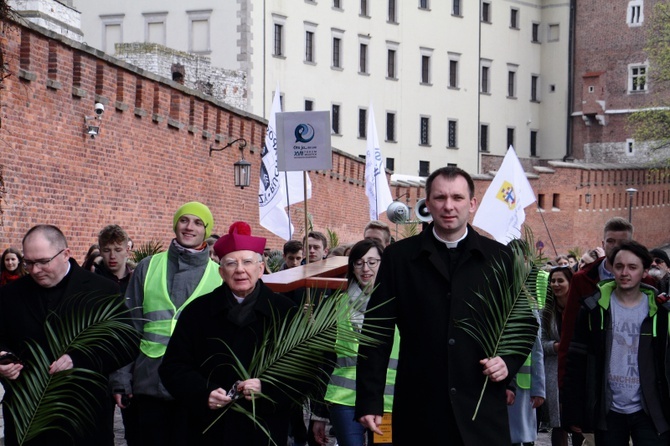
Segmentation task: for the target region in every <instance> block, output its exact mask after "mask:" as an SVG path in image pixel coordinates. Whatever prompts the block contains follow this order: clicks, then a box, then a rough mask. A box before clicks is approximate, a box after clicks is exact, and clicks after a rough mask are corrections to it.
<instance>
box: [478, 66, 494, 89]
mask: <svg viewBox="0 0 670 446" xmlns="http://www.w3.org/2000/svg"><path fill="white" fill-rule="evenodd" d="M492 64H493V61H492V60H491V59H480V61H479V92H480V93H484V94H491V76H492V74H493V70H491V65H492ZM484 68H487V69H488V73H489V75H488V78H487V79H486V90H484V89H483V88H482V81H483V80H484V79H483V72H484Z"/></svg>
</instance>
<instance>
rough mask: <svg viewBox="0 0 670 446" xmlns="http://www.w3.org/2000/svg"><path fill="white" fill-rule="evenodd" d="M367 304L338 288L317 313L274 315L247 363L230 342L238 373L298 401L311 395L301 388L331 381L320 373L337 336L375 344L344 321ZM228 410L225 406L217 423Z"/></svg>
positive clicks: (333, 348)
mask: <svg viewBox="0 0 670 446" xmlns="http://www.w3.org/2000/svg"><path fill="white" fill-rule="evenodd" d="M364 303H365V302H363V301H362V300H354V301H353V302H352V301H350V299H349V296H348V295H347V294H346V293H342V292H338V293H336V294H334V295H332V296H330V297H328V298H327V299H322V301H321V304H320V305H319V307H318V308H317V309H316V311H314V312H313V313H312V314H310V312H309V311H298V312H296V313H295V314H294V315H293V317H290V318H286V319H284V320H274V321H273V329H270V330H265V333H264V337H263V338H262V341H261V343H260V345H259V346H258V347H257V348H256V350H255V352H254V355H253V357H252V359H251V362H250V364H249V366H248V367H246V368H245V367H244V366H243V365H242V363H241V362H240V361H239V360H238V359H237V357H236V356H235V353H234V352H233V350H232V349H231V348H230V347H229V346H227V345H226V347H227V349H228V351H229V352H230V354H231V355H232V357H233V358H234V361H235V364H234V366H235V368H236V371H237V373H238V375H239V376H240V377H243V378H245V379H248V378H250V377H254V378H259V379H260V380H261V382H267V383H269V384H272V385H274V386H276V387H277V388H278V389H280V390H281V391H282V392H284V393H285V394H286V395H287V396H288V397H289V398H291V399H293V400H294V401H296V402H301V401H299V399H300V398H299V396H302V397H304V396H305V395H303V394H302V390H301V387H303V386H304V385H313V384H314V381H315V380H318V381H320V383H321V384H322V385H327V383H326V382H324V381H323V380H324V379H325V378H327V377H324V376H321V374H320V373H318V372H319V370H320V368H321V367H323V366H324V364H325V361H326V354H327V353H334V351H335V342H336V340H338V339H339V340H340V341H342V342H343V344H348V343H352V344H363V345H374V344H375V342H376V341H375V340H374V339H373V338H372V337H370V336H368V335H365V334H361V333H359V332H358V331H354V330H349V329H343V326H342V325H341V324H343V323H346V324H348V323H349V320H350V316H351V314H352V313H353V312H355V311H360V310H361V309H362V306H363V305H364ZM224 344H225V343H224ZM352 353H354V354H355V353H356V352H352ZM332 365H335V364H332ZM259 396H260V397H267V396H265V395H259ZM230 406H237V404H235V403H233V404H231V405H229V406H228V407H230ZM236 410H237V409H236ZM239 411H240V412H242V413H246V414H247V416H249V418H250V419H252V421H253V422H254V423H256V424H257V425H258V426H261V423H260V422H259V421H258V420H257V419H256V417H255V416H254V414H252V413H251V412H248V411H246V410H245V409H243V408H241V407H240V408H239ZM224 415H225V411H224V412H222V413H221V414H220V415H219V416H218V417H217V418H216V420H215V421H214V422H213V423H212V425H213V424H215V423H216V422H217V421H218V420H219V419H220V418H221V417H222V416H224ZM210 427H211V425H210ZM208 429H209V427H208ZM268 437H269V435H268Z"/></svg>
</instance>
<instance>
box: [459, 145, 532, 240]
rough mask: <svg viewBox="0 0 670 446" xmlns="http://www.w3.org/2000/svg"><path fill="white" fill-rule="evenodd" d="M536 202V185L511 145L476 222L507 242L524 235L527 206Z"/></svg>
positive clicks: (487, 191)
mask: <svg viewBox="0 0 670 446" xmlns="http://www.w3.org/2000/svg"><path fill="white" fill-rule="evenodd" d="M534 202H535V193H534V192H533V188H532V187H531V186H530V182H528V178H526V174H525V173H524V171H523V167H522V166H521V162H520V161H519V158H517V156H516V152H515V151H514V148H513V147H512V146H510V147H509V149H508V150H507V154H506V155H505V158H504V159H503V162H502V164H501V165H500V169H499V170H498V173H496V176H495V178H493V181H491V184H490V185H489V188H488V189H487V190H486V193H485V194H484V198H482V202H481V204H480V205H479V209H478V210H477V214H475V218H474V220H473V221H472V224H473V226H477V227H479V228H481V229H483V230H485V231H486V232H488V233H489V234H491V235H492V236H493V237H494V238H495V239H496V240H498V241H499V242H500V243H504V244H507V243H509V242H510V241H512V240H513V239H515V238H520V237H521V225H522V224H523V222H524V220H526V212H525V211H524V208H526V207H527V206H529V205H531V204H532V203H534Z"/></svg>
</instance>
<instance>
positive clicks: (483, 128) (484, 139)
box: [479, 124, 489, 152]
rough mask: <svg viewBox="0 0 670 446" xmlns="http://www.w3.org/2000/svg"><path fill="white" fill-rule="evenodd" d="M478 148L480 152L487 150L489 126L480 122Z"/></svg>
mask: <svg viewBox="0 0 670 446" xmlns="http://www.w3.org/2000/svg"><path fill="white" fill-rule="evenodd" d="M479 150H480V151H481V152H488V151H489V126H488V124H482V125H480V126H479Z"/></svg>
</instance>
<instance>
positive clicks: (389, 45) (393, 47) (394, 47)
mask: <svg viewBox="0 0 670 446" xmlns="http://www.w3.org/2000/svg"><path fill="white" fill-rule="evenodd" d="M398 48H400V44H399V43H398V42H391V41H389V40H387V41H386V79H393V80H397V79H398V57H400V52H399V51H398ZM389 51H394V52H395V60H394V61H393V76H389V69H388V67H389V60H388V54H389Z"/></svg>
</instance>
